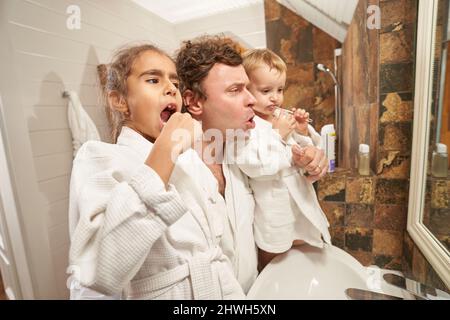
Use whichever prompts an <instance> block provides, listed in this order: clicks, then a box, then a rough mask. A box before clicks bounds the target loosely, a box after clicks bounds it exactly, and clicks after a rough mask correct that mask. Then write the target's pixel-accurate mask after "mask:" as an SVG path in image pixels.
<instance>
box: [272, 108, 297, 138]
mask: <svg viewBox="0 0 450 320" xmlns="http://www.w3.org/2000/svg"><path fill="white" fill-rule="evenodd" d="M295 125H296V120H295V119H294V117H293V116H291V115H290V114H287V113H285V112H282V111H281V112H280V113H279V114H278V115H277V116H275V117H274V118H273V120H272V128H273V129H275V130H278V132H279V134H280V136H281V138H282V139H283V140H284V141H286V138H287V137H288V136H289V134H290V133H291V132H292V131H293V130H294V129H295Z"/></svg>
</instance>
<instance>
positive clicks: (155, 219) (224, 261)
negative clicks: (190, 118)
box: [69, 127, 256, 299]
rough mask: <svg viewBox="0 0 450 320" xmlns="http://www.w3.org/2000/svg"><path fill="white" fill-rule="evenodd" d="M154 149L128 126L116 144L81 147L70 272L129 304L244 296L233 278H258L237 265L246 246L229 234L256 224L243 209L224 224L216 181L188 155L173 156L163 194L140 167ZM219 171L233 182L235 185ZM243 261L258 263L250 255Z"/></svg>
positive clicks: (228, 172) (148, 171)
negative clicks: (171, 171)
mask: <svg viewBox="0 0 450 320" xmlns="http://www.w3.org/2000/svg"><path fill="white" fill-rule="evenodd" d="M151 147H152V144H151V143H150V142H148V141H147V140H146V139H144V138H143V137H142V136H141V135H139V134H138V133H136V132H135V131H133V130H132V129H129V128H126V127H125V128H123V129H122V132H121V134H120V136H119V139H118V142H117V144H107V143H103V142H98V141H91V142H87V143H86V144H84V145H83V146H82V148H81V149H80V150H79V152H78V154H77V157H76V159H75V160H74V165H73V170H72V180H71V197H70V208H69V218H70V223H71V228H73V229H74V232H73V233H72V237H71V248H70V264H71V266H72V269H74V270H75V271H76V272H75V273H74V275H76V276H77V277H78V278H79V280H80V283H81V285H83V286H87V287H89V288H92V289H94V290H97V291H99V292H101V293H104V294H107V295H113V294H117V293H120V292H123V297H125V298H128V299H236V298H238V299H239V298H243V297H244V293H243V290H242V288H241V286H240V285H239V282H238V281H237V279H236V278H239V277H240V276H241V277H242V276H243V277H244V279H240V280H241V283H243V284H245V283H249V282H253V280H254V277H255V276H256V275H255V272H254V271H253V270H252V271H251V272H247V271H246V270H247V269H248V266H247V267H244V266H241V264H242V263H243V262H242V261H241V260H240V259H239V251H240V248H241V247H242V248H252V246H251V245H248V244H244V245H242V246H241V245H239V241H241V240H236V238H239V239H240V236H236V234H235V233H232V231H231V230H232V229H233V228H236V227H237V228H242V226H239V223H240V222H242V221H243V222H242V223H244V224H249V223H251V222H252V220H251V221H250V222H248V221H246V219H247V218H248V216H251V215H248V214H247V213H246V212H247V210H248V209H245V208H243V209H244V211H243V212H242V216H243V217H244V218H245V219H244V220H242V218H237V219H235V222H230V219H229V213H228V211H229V208H227V206H226V205H225V204H224V200H223V198H222V197H221V196H220V194H219V193H218V192H217V181H216V179H215V178H214V176H213V175H212V173H211V172H210V170H209V169H208V168H207V167H206V165H205V164H204V163H203V162H202V161H201V159H200V158H199V157H198V156H197V154H196V153H195V152H194V151H193V150H189V151H187V152H185V153H184V154H182V155H181V156H180V157H179V159H178V162H177V165H176V166H175V169H174V171H173V173H172V176H171V179H170V181H169V182H170V185H169V189H168V190H167V191H166V190H165V187H164V184H163V182H162V181H161V179H160V178H159V176H158V175H157V174H156V173H155V172H154V171H153V170H152V169H151V168H150V167H148V166H146V165H145V164H144V161H145V159H146V157H147V156H148V154H149V151H150V150H151ZM224 171H225V172H226V173H225V175H226V176H228V177H229V181H236V179H239V178H236V179H235V178H234V177H232V176H233V175H234V173H233V169H230V170H228V168H227V169H226V170H224ZM235 184H236V185H238V184H239V182H236V183H235ZM226 192H228V193H230V192H231V189H229V190H227V191H226ZM230 197H232V196H230ZM236 201H237V202H238V201H239V199H236ZM252 201H253V199H251V201H250V199H248V200H247V203H249V206H251V204H252ZM227 205H228V203H227ZM239 205H240V204H239V203H237V206H239ZM244 205H245V203H244ZM234 212H237V210H236V211H234ZM250 219H251V217H250ZM75 225H76V227H74V226H75ZM244 229H245V231H247V229H248V226H247V227H245V226H244ZM250 238H253V237H252V236H250V237H248V239H250ZM222 247H223V248H224V250H222ZM253 247H254V243H253ZM250 250H251V249H250ZM224 251H226V253H227V254H228V255H229V257H227V256H226V255H225V254H224ZM244 254H247V253H245V252H244ZM245 258H246V257H244V259H245ZM230 259H231V261H230ZM244 259H243V260H244ZM248 259H254V260H255V261H251V262H250V265H251V266H253V265H255V266H256V253H255V255H254V256H252V255H250V257H249V258H248ZM233 267H234V268H235V269H234V270H233ZM252 269H253V268H252ZM255 269H256V267H255ZM248 274H251V276H249V275H248ZM249 277H250V278H252V279H251V280H249Z"/></svg>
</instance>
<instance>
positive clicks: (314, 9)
mask: <svg viewBox="0 0 450 320" xmlns="http://www.w3.org/2000/svg"><path fill="white" fill-rule="evenodd" d="M277 1H278V2H279V3H281V4H283V5H284V6H285V7H287V8H289V9H290V10H292V11H294V12H295V13H297V14H298V15H300V16H302V17H303V18H305V19H306V20H308V21H309V22H310V23H312V24H313V25H315V26H316V27H318V28H319V29H321V30H323V31H325V32H326V33H328V34H329V35H331V36H332V37H333V38H335V39H337V40H338V41H340V42H344V39H345V36H346V35H347V30H348V27H349V25H350V23H351V21H352V19H353V14H354V13H355V9H356V6H357V5H358V0H277Z"/></svg>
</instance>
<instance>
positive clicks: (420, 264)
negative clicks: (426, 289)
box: [412, 246, 427, 283]
mask: <svg viewBox="0 0 450 320" xmlns="http://www.w3.org/2000/svg"><path fill="white" fill-rule="evenodd" d="M412 261H413V263H412V273H413V275H414V278H415V279H417V281H419V282H422V283H425V281H426V277H427V269H426V267H427V260H426V259H425V257H424V256H423V254H422V253H421V252H420V250H419V248H417V247H416V246H414V252H413V260H412Z"/></svg>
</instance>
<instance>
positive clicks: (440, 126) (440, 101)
mask: <svg viewBox="0 0 450 320" xmlns="http://www.w3.org/2000/svg"><path fill="white" fill-rule="evenodd" d="M448 20H449V1H448V0H445V1H439V2H438V5H437V11H436V20H435V21H436V31H435V34H436V36H435V37H436V40H435V52H434V63H435V67H434V70H433V100H432V102H431V119H430V137H429V139H428V141H429V151H428V166H427V183H426V194H427V195H429V196H428V197H426V198H425V207H424V215H423V220H422V221H423V224H424V225H425V226H426V227H427V228H428V229H429V230H430V232H431V233H432V234H433V235H434V236H435V237H436V239H437V240H438V241H440V242H441V244H442V245H443V246H444V247H445V249H447V250H450V249H449V248H450V202H449V194H450V176H449V167H450V162H449V159H448V151H447V148H448V147H450V125H449V121H450V114H449V111H450V37H449V34H450V32H449V23H448Z"/></svg>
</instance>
